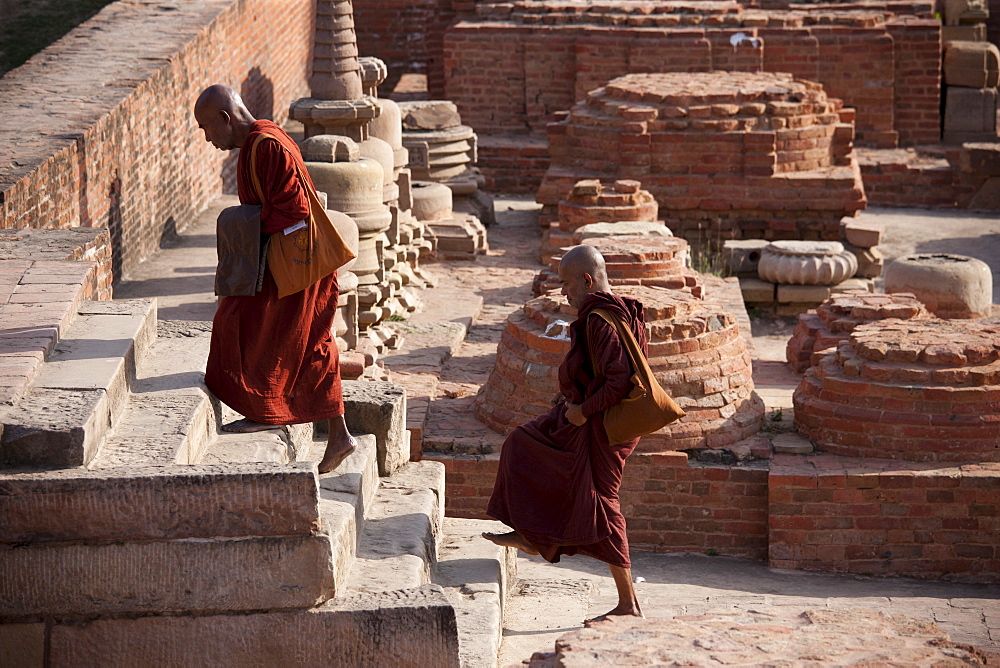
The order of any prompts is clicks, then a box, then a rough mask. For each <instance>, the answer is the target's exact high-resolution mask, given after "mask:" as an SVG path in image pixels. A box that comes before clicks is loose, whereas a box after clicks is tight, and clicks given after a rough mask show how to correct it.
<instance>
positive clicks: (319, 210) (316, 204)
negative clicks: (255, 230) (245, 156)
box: [250, 133, 357, 299]
mask: <svg viewBox="0 0 1000 668" xmlns="http://www.w3.org/2000/svg"><path fill="white" fill-rule="evenodd" d="M265 138H271V139H274V140H275V141H278V139H277V137H274V136H273V135H269V134H266V133H261V134H260V136H258V137H257V139H256V140H255V141H254V143H253V146H252V147H251V149H250V176H251V178H253V185H254V188H256V189H257V195H258V196H259V197H260V201H261V202H263V201H264V191H263V189H262V188H261V187H260V179H259V178H258V177H257V169H256V164H257V146H258V145H260V142H261V141H263V140H264V139H265ZM278 143H279V144H281V142H280V141H278ZM282 146H284V145H283V144H282ZM296 169H298V171H299V180H300V181H301V182H302V187H303V188H305V189H306V192H307V193H308V195H309V205H310V213H309V218H308V219H306V221H305V222H306V225H304V226H303V227H302V228H301V229H298V230H295V231H294V232H292V233H290V234H285V233H284V232H276V233H275V234H272V235H271V238H270V241H269V243H268V244H267V266H268V268H270V270H271V275H272V276H273V277H274V282H275V284H276V285H277V286H278V298H279V299H280V298H282V297H287V296H288V295H293V294H295V293H296V292H300V291H302V290H305V289H306V288H308V287H309V286H310V285H312V284H313V283H315V282H316V281H318V280H320V279H321V278H325V277H326V276H329V275H330V274H332V273H333V272H335V271H336V270H337V269H338V268H340V267H342V266H344V265H345V264H347V263H348V262H350V261H351V260H353V259H354V258H355V257H357V255H356V254H355V253H354V251H352V250H351V249H350V248H348V247H347V243H346V242H345V241H344V238H343V237H341V236H340V232H338V231H337V228H336V227H334V226H333V223H332V222H331V221H330V217H329V216H327V215H326V209H324V208H323V204H322V203H321V202H320V201H319V195H317V194H316V191H315V190H314V189H313V188H312V186H310V185H309V180H308V179H306V177H305V175H304V174H302V168H301V167H298V166H297V167H296Z"/></svg>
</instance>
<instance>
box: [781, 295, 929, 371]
mask: <svg viewBox="0 0 1000 668" xmlns="http://www.w3.org/2000/svg"><path fill="white" fill-rule="evenodd" d="M929 317H930V314H929V313H928V312H927V309H925V308H924V305H923V304H921V303H920V302H919V301H917V299H916V298H915V297H914V296H913V295H911V294H906V293H897V294H890V295H886V294H872V293H870V292H866V291H864V290H849V291H847V292H842V293H840V294H837V295H834V296H833V297H830V299H827V300H826V301H825V302H823V303H822V304H820V305H819V306H818V307H817V308H816V309H813V310H810V311H808V312H807V313H803V314H802V315H800V316H799V321H798V323H797V324H796V325H795V331H793V332H792V338H791V339H789V340H788V344H787V346H786V347H785V353H786V359H787V360H788V366H789V367H791V369H792V371H794V372H795V373H802V372H804V371H805V370H806V369H808V368H809V367H810V366H813V365H814V364H815V363H817V362H818V361H819V360H818V359H816V353H818V352H820V351H823V350H826V349H827V348H836V347H837V346H838V345H839V344H840V342H842V341H847V340H849V338H850V336H851V332H853V331H854V329H855V328H856V327H857V326H858V325H862V324H865V323H869V322H874V321H877V320H887V319H889V318H894V319H897V320H911V319H915V318H929Z"/></svg>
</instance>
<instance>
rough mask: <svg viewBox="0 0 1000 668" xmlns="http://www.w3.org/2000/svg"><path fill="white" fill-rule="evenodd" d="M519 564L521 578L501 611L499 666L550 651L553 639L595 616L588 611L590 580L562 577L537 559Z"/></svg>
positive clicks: (514, 663) (553, 643)
mask: <svg viewBox="0 0 1000 668" xmlns="http://www.w3.org/2000/svg"><path fill="white" fill-rule="evenodd" d="M518 561H519V562H520V564H519V565H520V568H519V573H520V574H521V577H519V578H518V581H517V582H516V583H515V584H514V585H513V586H512V587H511V592H510V596H509V597H508V598H507V606H506V608H505V610H504V638H503V644H502V645H501V647H500V665H502V666H510V665H520V664H521V662H522V661H525V660H527V659H528V658H529V657H532V655H533V654H535V653H536V652H541V653H546V652H551V651H552V647H553V646H554V645H555V642H556V640H558V639H559V638H560V637H561V636H562V635H563V634H565V633H566V632H567V631H569V630H571V629H574V628H579V627H581V626H583V623H584V620H586V619H587V617H588V616H591V615H593V614H595V611H593V610H591V608H590V599H591V597H592V594H593V591H594V585H593V584H592V582H591V581H590V580H585V579H572V578H568V577H561V576H563V575H564V574H565V573H564V570H563V569H559V568H556V567H554V566H551V565H549V564H546V563H545V562H544V561H541V558H540V557H531V558H526V557H522V558H520V559H519V560H518ZM526 566H527V568H525V567H526ZM525 571H527V573H525ZM547 573H551V574H550V575H547ZM525 575H527V576H528V577H524V576H525ZM606 610H607V608H605V609H604V610H600V612H606ZM532 665H535V664H532ZM539 665H546V664H539ZM552 665H557V664H552Z"/></svg>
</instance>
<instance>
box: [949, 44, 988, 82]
mask: <svg viewBox="0 0 1000 668" xmlns="http://www.w3.org/2000/svg"><path fill="white" fill-rule="evenodd" d="M942 69H943V72H944V83H945V84H947V85H949V86H964V87H966V88H996V86H997V83H998V81H1000V49H997V47H996V45H994V44H990V43H989V42H946V43H945V45H944V59H943V66H942Z"/></svg>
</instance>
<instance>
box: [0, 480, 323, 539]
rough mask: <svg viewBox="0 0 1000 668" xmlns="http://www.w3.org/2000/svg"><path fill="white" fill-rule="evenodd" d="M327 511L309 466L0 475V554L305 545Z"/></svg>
mask: <svg viewBox="0 0 1000 668" xmlns="http://www.w3.org/2000/svg"><path fill="white" fill-rule="evenodd" d="M324 482H325V481H324ZM321 503H322V501H321V493H320V491H319V487H318V485H317V477H316V469H315V468H314V467H313V465H312V464H310V463H307V462H296V463H292V464H288V465H284V466H278V465H273V464H238V465H232V464H230V465H212V466H209V465H197V466H170V467H159V466H158V467H146V468H140V469H128V470H112V471H89V470H87V469H82V468H75V469H60V470H54V471H44V472H41V471H40V472H21V473H0V517H3V518H4V520H3V522H2V523H0V545H8V546H10V545H17V544H24V543H31V544H32V545H34V546H41V545H45V544H65V543H67V542H70V541H80V542H99V541H154V540H176V539H213V538H238V537H242V536H308V535H310V534H312V533H313V532H314V531H315V530H316V527H317V525H318V524H319V521H320V505H321Z"/></svg>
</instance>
